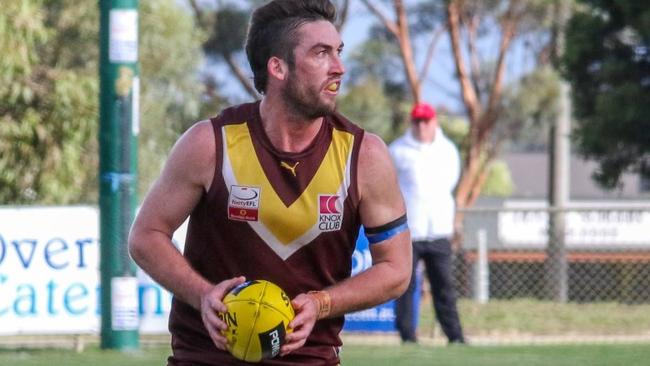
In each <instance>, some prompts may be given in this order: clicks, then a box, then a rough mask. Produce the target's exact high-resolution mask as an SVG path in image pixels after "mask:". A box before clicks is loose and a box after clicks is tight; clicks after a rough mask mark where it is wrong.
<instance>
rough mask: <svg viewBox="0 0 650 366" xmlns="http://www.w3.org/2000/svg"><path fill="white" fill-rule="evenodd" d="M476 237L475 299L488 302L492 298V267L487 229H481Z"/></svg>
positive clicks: (484, 302) (482, 302)
mask: <svg viewBox="0 0 650 366" xmlns="http://www.w3.org/2000/svg"><path fill="white" fill-rule="evenodd" d="M476 239H477V243H478V248H477V251H476V252H477V258H476V262H474V300H476V302H478V303H479V304H486V303H487V302H488V300H489V299H490V268H489V264H488V250H487V232H486V230H485V229H479V230H478V231H477V232H476Z"/></svg>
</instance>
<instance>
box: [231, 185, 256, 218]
mask: <svg viewBox="0 0 650 366" xmlns="http://www.w3.org/2000/svg"><path fill="white" fill-rule="evenodd" d="M259 210H260V188H259V187H248V186H230V196H229V197H228V218H229V219H230V220H237V221H257V220H258V219H259Z"/></svg>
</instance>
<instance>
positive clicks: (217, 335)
mask: <svg viewBox="0 0 650 366" xmlns="http://www.w3.org/2000/svg"><path fill="white" fill-rule="evenodd" d="M245 281H246V278H245V277H244V276H240V277H235V278H231V279H229V280H225V281H223V282H220V283H219V284H217V285H216V286H213V287H211V288H209V289H208V290H207V291H206V292H204V293H203V294H202V295H201V319H203V325H205V329H207V330H208V333H209V334H210V338H212V341H213V342H214V344H215V346H216V347H217V348H218V349H220V350H222V351H225V350H226V349H227V348H226V346H227V340H226V337H224V336H223V334H222V333H221V332H222V331H224V330H226V328H227V327H228V326H227V325H226V323H225V322H224V321H222V320H221V319H220V318H219V316H218V315H217V313H225V312H226V311H228V309H227V308H226V305H225V304H224V303H223V298H224V297H225V296H226V294H227V293H228V292H230V290H232V289H233V288H235V287H237V286H239V285H241V284H242V283H244V282H245Z"/></svg>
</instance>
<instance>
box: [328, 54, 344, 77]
mask: <svg viewBox="0 0 650 366" xmlns="http://www.w3.org/2000/svg"><path fill="white" fill-rule="evenodd" d="M331 72H332V73H334V74H338V75H343V74H345V66H344V65H343V59H341V56H340V55H337V54H334V57H332V65H331Z"/></svg>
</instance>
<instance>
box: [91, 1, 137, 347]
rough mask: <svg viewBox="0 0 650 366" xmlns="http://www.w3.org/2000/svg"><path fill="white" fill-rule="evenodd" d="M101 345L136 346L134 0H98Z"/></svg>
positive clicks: (135, 14)
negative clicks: (131, 238)
mask: <svg viewBox="0 0 650 366" xmlns="http://www.w3.org/2000/svg"><path fill="white" fill-rule="evenodd" d="M99 7H100V67H99V72H100V88H101V90H100V132H99V147H100V159H99V170H100V171H99V176H100V189H99V194H100V196H99V206H100V242H101V246H100V248H101V249H100V268H101V314H102V316H101V319H102V325H101V347H102V348H110V349H121V350H129V349H137V348H138V346H139V337H138V326H139V319H138V283H137V279H136V277H135V273H136V267H135V264H134V263H133V261H131V259H130V258H129V255H128V249H127V237H128V233H129V228H130V226H131V223H132V221H133V217H134V210H135V205H136V187H137V166H138V163H137V135H138V132H139V77H138V73H139V70H138V0H100V2H99Z"/></svg>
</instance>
